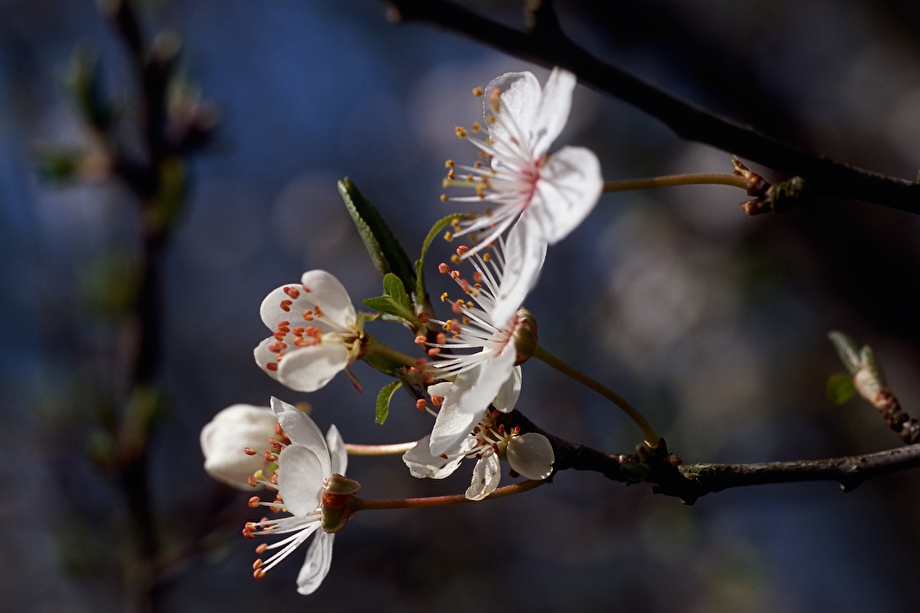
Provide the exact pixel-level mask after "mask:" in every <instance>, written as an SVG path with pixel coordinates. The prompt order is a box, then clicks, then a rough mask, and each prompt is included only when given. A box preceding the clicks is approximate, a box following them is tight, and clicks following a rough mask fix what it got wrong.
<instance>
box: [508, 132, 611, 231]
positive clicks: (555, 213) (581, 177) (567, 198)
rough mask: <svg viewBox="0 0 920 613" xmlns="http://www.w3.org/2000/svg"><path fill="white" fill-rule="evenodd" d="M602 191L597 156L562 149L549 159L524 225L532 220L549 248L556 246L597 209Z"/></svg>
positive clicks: (582, 150) (587, 150) (599, 165)
mask: <svg viewBox="0 0 920 613" xmlns="http://www.w3.org/2000/svg"><path fill="white" fill-rule="evenodd" d="M603 187H604V178H603V176H602V175H601V163H600V161H598V159H597V156H596V155H594V152H593V151H591V150H590V149H585V148H584V147H563V148H562V149H560V150H559V151H557V152H556V153H554V154H552V155H551V156H549V158H548V159H547V162H546V166H545V167H544V168H543V171H542V172H541V173H540V180H539V181H538V182H537V191H536V193H535V194H534V197H533V200H532V201H531V203H530V206H528V207H527V210H525V211H524V213H523V214H522V216H521V221H523V220H524V218H533V219H534V220H535V221H536V222H537V225H538V226H539V228H540V233H541V234H542V238H543V239H544V240H545V241H546V242H547V243H549V244H550V245H552V244H554V243H557V242H558V241H560V240H562V239H563V238H565V237H566V236H568V235H569V233H570V232H571V231H572V230H574V229H575V228H576V227H577V226H578V224H580V223H581V222H582V221H583V220H584V219H585V217H587V216H588V213H590V212H591V211H592V210H593V209H594V205H595V204H597V200H598V198H600V195H601V190H602V189H603Z"/></svg>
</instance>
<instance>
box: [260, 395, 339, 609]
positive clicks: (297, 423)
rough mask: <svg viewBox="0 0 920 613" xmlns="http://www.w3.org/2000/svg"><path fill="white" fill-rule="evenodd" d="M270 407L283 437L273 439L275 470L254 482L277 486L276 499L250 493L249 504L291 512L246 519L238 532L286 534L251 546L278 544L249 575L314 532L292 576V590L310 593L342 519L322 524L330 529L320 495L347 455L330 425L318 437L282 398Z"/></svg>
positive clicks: (325, 564)
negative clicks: (262, 498)
mask: <svg viewBox="0 0 920 613" xmlns="http://www.w3.org/2000/svg"><path fill="white" fill-rule="evenodd" d="M272 410H273V411H274V413H275V417H276V418H277V420H278V423H280V424H281V428H282V429H283V431H284V434H285V436H286V440H284V441H283V442H280V443H276V445H277V447H281V449H280V452H276V455H277V458H273V459H275V460H276V461H277V464H278V469H277V471H276V473H275V474H273V475H272V476H271V477H270V478H269V479H264V478H263V479H260V480H259V483H261V484H262V485H265V486H266V487H268V488H270V489H274V490H277V498H276V499H275V500H273V501H271V502H262V501H260V500H259V499H258V497H253V498H252V499H251V500H250V506H253V507H256V506H267V507H269V508H271V509H272V510H273V511H276V512H277V511H287V512H288V513H290V514H291V515H289V516H287V517H282V518H280V519H264V520H262V521H260V522H249V523H247V524H246V527H245V528H244V529H243V534H244V535H245V536H246V537H247V538H254V537H255V535H260V536H268V535H275V534H290V536H288V537H286V538H284V539H282V540H280V541H277V542H275V543H272V544H271V545H267V544H262V545H260V546H259V547H258V548H257V549H256V551H257V552H258V553H260V554H261V553H263V552H264V551H266V550H269V549H278V548H280V550H279V551H278V552H276V553H275V554H274V555H272V556H271V557H269V558H268V559H267V560H265V561H264V562H263V561H262V560H261V559H258V560H256V563H255V564H254V565H253V568H254V576H255V577H256V578H257V579H259V578H261V577H262V576H264V575H265V573H266V572H267V571H269V570H271V569H272V568H273V567H274V566H275V565H277V564H278V563H279V562H281V560H283V559H284V558H286V557H287V556H288V555H290V554H291V553H292V552H293V551H294V550H295V549H297V547H299V546H300V545H301V544H303V543H304V541H306V540H307V539H308V538H309V537H310V536H311V535H312V534H313V533H314V532H315V533H316V538H314V539H313V543H312V544H311V545H310V548H309V549H308V550H307V557H306V560H305V561H304V564H303V567H302V568H301V569H300V573H299V574H298V575H297V591H298V592H300V593H301V594H312V593H313V592H314V591H316V589H317V588H318V587H319V586H320V584H321V583H322V582H323V579H324V578H325V577H326V575H327V574H328V573H329V565H330V563H331V561H332V542H333V539H334V537H335V534H334V533H333V532H334V531H335V530H338V529H340V528H341V527H342V526H343V525H344V522H345V520H346V519H347V517H342V518H341V523H339V524H338V525H336V526H330V527H326V528H327V529H329V530H332V532H327V531H326V530H324V526H323V503H324V499H325V498H326V497H327V495H328V492H327V490H328V488H329V486H330V482H331V481H334V480H336V479H338V480H344V477H342V475H343V474H344V473H345V469H346V467H347V465H348V454H347V453H346V452H345V443H344V442H343V441H342V437H341V435H339V431H338V430H337V429H336V427H335V426H330V428H329V433H328V434H327V435H326V437H325V438H323V435H322V432H320V430H319V428H317V427H316V424H315V423H313V420H312V419H310V418H309V417H307V415H306V414H304V413H303V412H302V411H299V410H298V409H296V408H294V407H293V406H291V405H289V404H287V403H286V402H282V401H280V400H278V399H277V398H272ZM355 491H357V490H356V489H355Z"/></svg>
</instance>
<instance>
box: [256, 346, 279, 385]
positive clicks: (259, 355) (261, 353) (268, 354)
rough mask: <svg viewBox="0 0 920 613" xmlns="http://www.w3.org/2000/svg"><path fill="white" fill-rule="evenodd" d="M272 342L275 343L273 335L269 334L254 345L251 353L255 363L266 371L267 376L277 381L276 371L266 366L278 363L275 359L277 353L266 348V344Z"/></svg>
mask: <svg viewBox="0 0 920 613" xmlns="http://www.w3.org/2000/svg"><path fill="white" fill-rule="evenodd" d="M274 343H275V339H274V337H271V336H269V337H268V338H267V339H265V340H264V341H262V342H261V343H259V344H258V346H256V348H255V349H254V350H253V351H252V355H253V357H254V358H255V359H256V364H258V365H259V368H261V369H262V370H264V371H265V372H266V373H268V376H270V377H271V378H272V379H274V380H276V381H277V380H278V371H277V370H269V369H268V368H267V366H268V365H269V364H277V363H278V360H277V357H278V354H277V353H275V352H273V351H269V350H268V346H269V345H272V344H274Z"/></svg>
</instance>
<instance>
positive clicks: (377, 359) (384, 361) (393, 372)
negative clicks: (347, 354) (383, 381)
mask: <svg viewBox="0 0 920 613" xmlns="http://www.w3.org/2000/svg"><path fill="white" fill-rule="evenodd" d="M364 361H365V362H367V363H368V364H370V365H371V366H372V367H373V368H376V369H377V370H379V371H380V372H382V373H383V374H385V375H390V376H391V377H400V378H401V377H402V376H403V375H404V373H403V368H405V367H404V366H403V365H402V364H400V363H399V362H397V361H396V360H391V359H390V358H387V357H384V356H382V355H374V354H371V355H366V356H364Z"/></svg>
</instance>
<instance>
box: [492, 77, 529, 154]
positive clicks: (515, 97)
mask: <svg viewBox="0 0 920 613" xmlns="http://www.w3.org/2000/svg"><path fill="white" fill-rule="evenodd" d="M495 88H498V89H499V91H501V92H502V94H501V108H500V109H499V111H498V115H499V117H501V118H502V119H501V121H497V122H495V123H492V124H489V123H487V124H486V125H488V126H489V133H490V134H491V135H492V136H494V137H496V138H497V139H502V140H503V139H507V138H508V137H509V133H508V130H507V129H506V127H505V125H503V124H508V123H513V124H514V125H516V126H517V127H518V128H519V129H520V130H523V131H524V134H522V135H519V136H523V137H527V136H528V134H527V131H528V129H529V128H530V126H531V125H532V124H533V118H534V115H535V113H536V112H537V107H538V106H539V104H540V96H541V90H540V82H539V81H538V80H537V77H535V76H533V73H530V72H506V73H505V74H503V75H501V76H500V77H496V78H494V79H492V81H491V82H490V83H489V85H488V86H487V87H486V90H485V96H483V101H482V104H483V111H484V115H485V117H486V118H487V122H488V117H489V115H492V114H493V111H492V101H491V94H492V91H493V90H494V89H495ZM506 115H510V118H507V117H505V116H506Z"/></svg>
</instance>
